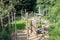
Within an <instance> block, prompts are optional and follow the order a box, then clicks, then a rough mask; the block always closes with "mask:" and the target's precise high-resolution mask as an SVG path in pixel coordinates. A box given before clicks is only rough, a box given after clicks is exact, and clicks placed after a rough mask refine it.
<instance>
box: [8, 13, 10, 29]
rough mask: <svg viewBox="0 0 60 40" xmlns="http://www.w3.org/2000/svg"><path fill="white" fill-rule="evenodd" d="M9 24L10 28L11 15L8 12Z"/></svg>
mask: <svg viewBox="0 0 60 40" xmlns="http://www.w3.org/2000/svg"><path fill="white" fill-rule="evenodd" d="M8 24H9V28H10V15H9V13H8Z"/></svg>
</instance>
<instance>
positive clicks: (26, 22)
mask: <svg viewBox="0 0 60 40" xmlns="http://www.w3.org/2000/svg"><path fill="white" fill-rule="evenodd" d="M26 29H27V40H29V29H28V13H26Z"/></svg>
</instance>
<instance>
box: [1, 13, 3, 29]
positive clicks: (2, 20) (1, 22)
mask: <svg viewBox="0 0 60 40" xmlns="http://www.w3.org/2000/svg"><path fill="white" fill-rule="evenodd" d="M2 16H3V14H2V15H1V26H2V29H3V17H2Z"/></svg>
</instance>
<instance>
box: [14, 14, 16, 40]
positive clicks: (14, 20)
mask: <svg viewBox="0 0 60 40" xmlns="http://www.w3.org/2000/svg"><path fill="white" fill-rule="evenodd" d="M15 15H16V13H14V24H15V40H16V18H15Z"/></svg>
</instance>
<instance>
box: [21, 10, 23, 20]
mask: <svg viewBox="0 0 60 40" xmlns="http://www.w3.org/2000/svg"><path fill="white" fill-rule="evenodd" d="M22 13H23V12H22V9H21V19H22Z"/></svg>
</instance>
